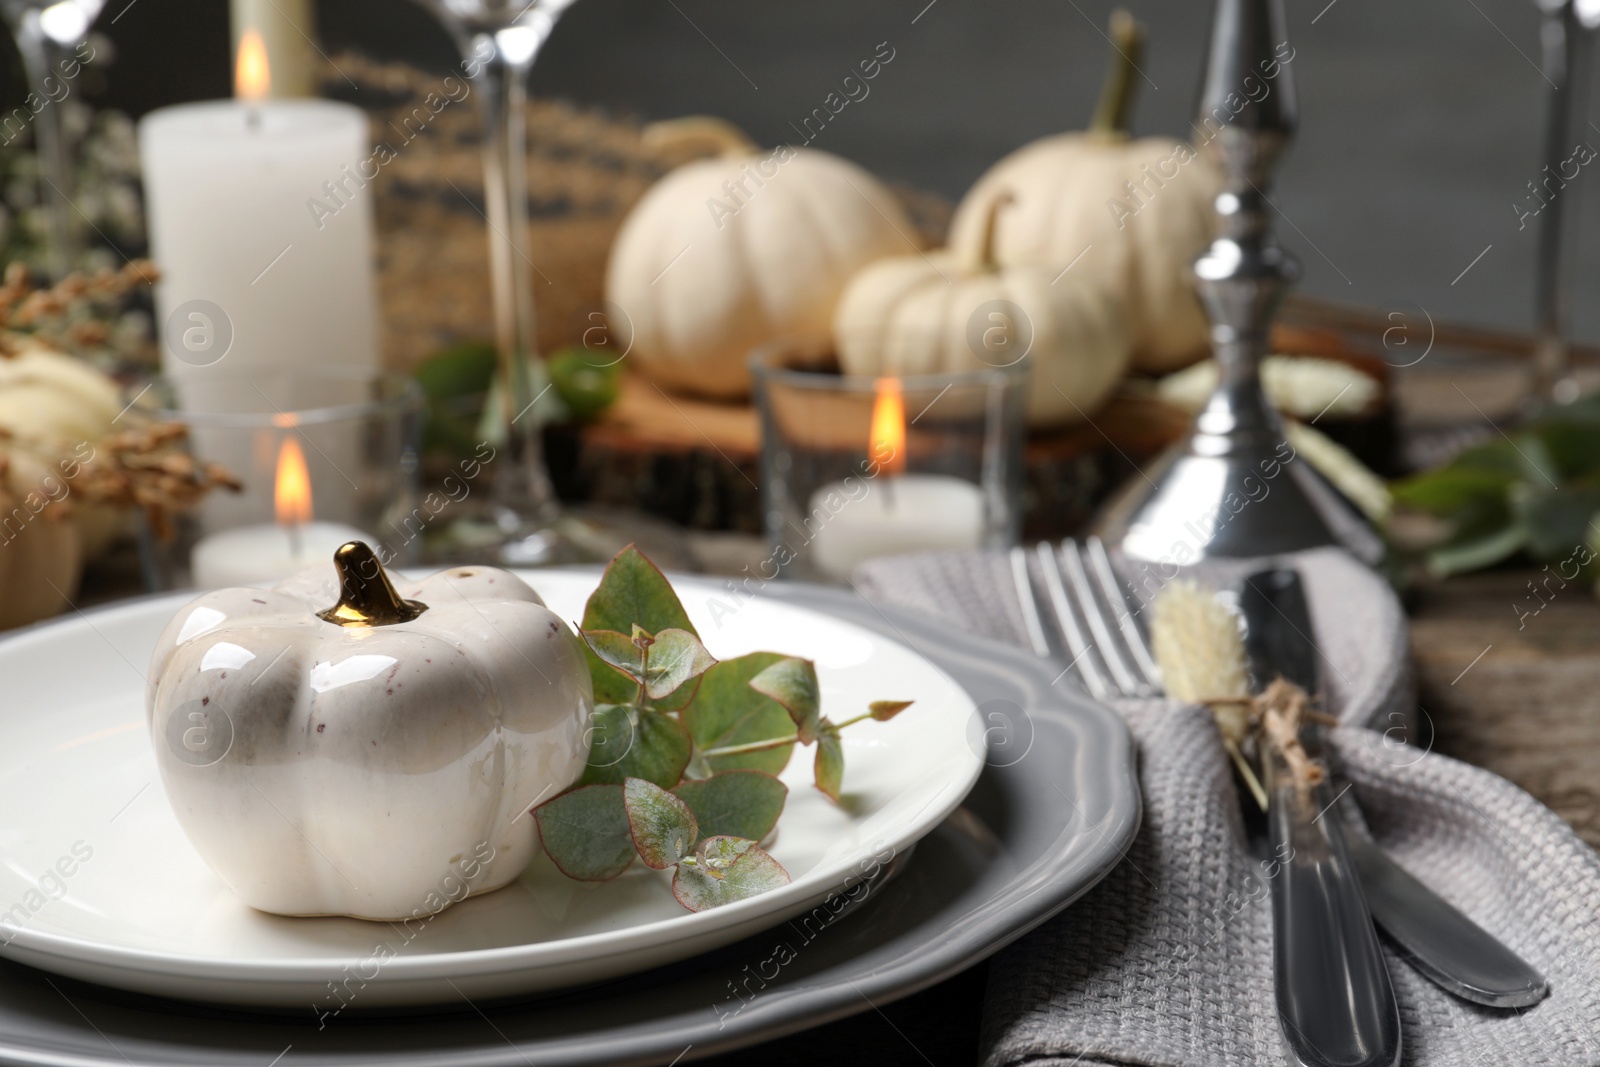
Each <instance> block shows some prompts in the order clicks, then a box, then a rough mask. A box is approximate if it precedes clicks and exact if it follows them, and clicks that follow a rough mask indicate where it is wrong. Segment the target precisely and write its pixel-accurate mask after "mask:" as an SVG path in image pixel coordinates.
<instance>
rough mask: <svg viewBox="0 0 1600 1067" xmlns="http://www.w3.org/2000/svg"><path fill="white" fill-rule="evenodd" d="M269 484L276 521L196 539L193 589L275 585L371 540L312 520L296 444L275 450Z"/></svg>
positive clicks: (345, 528)
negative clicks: (273, 473)
mask: <svg viewBox="0 0 1600 1067" xmlns="http://www.w3.org/2000/svg"><path fill="white" fill-rule="evenodd" d="M273 481H274V484H273V492H272V503H273V509H274V512H275V514H276V515H277V519H278V521H277V522H276V523H275V524H274V523H260V524H258V525H255V526H241V527H237V528H235V529H232V530H223V531H221V532H219V533H214V534H210V535H208V536H206V537H203V538H201V539H200V541H199V543H198V544H196V545H195V546H194V553H193V554H192V555H191V556H190V557H189V570H190V573H191V576H192V577H193V579H194V584H195V585H197V586H200V587H201V588H203V589H220V588H223V587H227V586H236V585H254V584H256V583H257V582H270V581H275V580H277V579H279V578H287V577H288V576H289V575H291V574H293V573H295V572H296V571H298V570H302V569H304V568H305V567H309V566H311V565H312V564H314V563H326V562H328V561H329V560H331V559H333V553H334V550H335V549H337V548H338V547H339V546H340V545H342V544H344V543H345V542H346V541H366V542H369V543H371V542H372V541H373V538H372V536H371V535H370V534H366V533H363V532H362V531H360V530H358V529H356V528H355V527H354V526H346V525H345V524H344V523H341V522H315V521H313V520H312V512H311V475H310V472H309V471H307V470H306V457H305V453H304V452H302V451H301V450H300V442H299V441H297V440H295V438H294V437H292V436H290V437H286V438H285V439H284V441H283V444H282V445H281V446H279V448H278V469H277V476H276V478H275V479H274V480H273Z"/></svg>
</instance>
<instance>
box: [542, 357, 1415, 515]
mask: <svg viewBox="0 0 1600 1067" xmlns="http://www.w3.org/2000/svg"><path fill="white" fill-rule="evenodd" d="M1273 342H1274V345H1273V347H1274V350H1275V351H1284V352H1295V353H1302V354H1308V355H1319V356H1326V357H1331V358H1336V359H1341V360H1345V361H1347V362H1350V363H1352V364H1354V365H1357V366H1359V367H1360V368H1361V369H1362V370H1364V371H1366V372H1367V373H1369V374H1371V375H1372V376H1373V377H1375V378H1377V379H1378V380H1379V381H1381V382H1385V383H1386V382H1387V368H1386V366H1385V364H1384V362H1383V360H1382V359H1381V358H1379V357H1378V356H1376V355H1374V354H1373V353H1372V352H1371V351H1370V349H1369V348H1367V347H1363V346H1361V345H1353V344H1351V343H1349V342H1347V341H1345V340H1343V339H1342V337H1341V335H1340V334H1339V333H1338V332H1337V331H1335V330H1331V329H1321V328H1301V327H1280V328H1279V329H1278V330H1277V331H1275V333H1274V336H1273ZM1188 425H1189V415H1188V414H1187V413H1185V412H1183V411H1181V410H1179V409H1177V408H1175V407H1173V406H1171V405H1169V404H1167V403H1165V402H1163V401H1161V400H1159V399H1157V398H1156V397H1155V396H1154V395H1153V394H1152V393H1151V391H1150V388H1149V383H1147V382H1136V381H1130V382H1127V383H1124V386H1123V387H1122V388H1121V389H1120V390H1119V391H1118V392H1117V393H1116V394H1115V395H1114V396H1113V397H1112V398H1111V400H1110V401H1109V402H1108V403H1106V404H1105V406H1104V407H1102V408H1101V409H1100V410H1099V411H1097V412H1096V413H1095V414H1094V417H1093V419H1092V420H1090V421H1089V422H1086V423H1083V424H1080V425H1077V426H1071V427H1066V428H1064V429H1060V430H1045V431H1040V432H1034V433H1032V434H1030V435H1029V438H1028V442H1027V446H1026V468H1027V469H1026V478H1025V486H1024V491H1023V527H1024V533H1025V535H1026V536H1028V537H1031V538H1045V537H1063V536H1066V535H1067V534H1069V533H1071V532H1073V531H1075V530H1077V529H1078V528H1079V527H1081V526H1082V525H1083V523H1084V522H1085V521H1086V520H1087V519H1088V518H1089V516H1090V515H1091V514H1092V513H1093V511H1094V509H1095V508H1096V507H1098V506H1099V504H1100V503H1101V502H1102V501H1103V500H1105V498H1106V497H1107V496H1108V495H1109V494H1110V493H1111V492H1112V491H1113V490H1115V489H1116V487H1117V486H1119V485H1121V484H1122V483H1123V481H1125V480H1126V479H1128V478H1130V477H1134V476H1136V474H1137V473H1138V470H1139V468H1141V467H1143V466H1144V465H1145V464H1147V463H1149V462H1150V461H1151V460H1153V459H1154V458H1155V457H1157V456H1158V455H1160V453H1161V452H1162V451H1163V450H1164V449H1165V448H1166V447H1167V446H1169V445H1171V444H1172V443H1173V442H1175V441H1177V440H1178V439H1179V438H1180V437H1181V436H1182V435H1183V432H1184V430H1185V429H1187V427H1188ZM1383 425H1386V420H1385V419H1384V418H1381V417H1380V418H1378V419H1375V420H1374V419H1367V420H1360V421H1359V422H1356V423H1352V424H1350V425H1348V426H1344V427H1338V426H1333V427H1330V426H1329V425H1328V424H1327V422H1326V421H1325V422H1324V423H1321V424H1319V428H1320V429H1331V430H1332V431H1333V433H1334V434H1335V436H1336V437H1339V438H1340V439H1341V440H1344V442H1345V443H1346V444H1347V445H1349V446H1353V447H1356V448H1357V450H1358V451H1365V452H1366V453H1368V454H1371V455H1377V456H1379V457H1382V456H1384V455H1385V454H1386V452H1385V449H1386V448H1387V446H1388V443H1389V439H1390V437H1391V436H1392V435H1387V434H1384V433H1382V432H1377V433H1374V427H1375V426H1377V427H1378V428H1379V429H1380V430H1381V428H1382V426H1383ZM1367 438H1370V439H1371V443H1370V445H1369V446H1367V447H1365V448H1363V446H1362V443H1363V440H1364V439H1367ZM549 448H550V455H551V468H552V476H553V477H554V478H555V481H556V487H557V490H558V491H559V492H560V493H561V495H562V497H563V498H564V499H567V500H571V501H579V502H586V503H591V504H598V505H604V506H610V507H633V508H640V509H642V510H644V511H647V512H649V513H651V514H653V515H657V516H660V517H662V518H665V519H669V520H671V521H673V522H677V523H680V524H682V525H684V526H688V527H690V528H692V529H701V530H733V531H738V532H742V533H760V532H761V492H760V484H761V469H760V468H761V463H760V455H761V428H760V425H759V420H758V419H757V416H756V411H755V409H754V408H753V407H752V406H751V405H750V404H748V403H735V404H730V403H718V402H713V401H707V400H702V399H697V398H694V397H685V396H678V395H675V394H671V393H668V392H666V391H664V390H663V389H662V388H661V387H659V386H657V385H656V384H655V383H653V382H651V381H649V380H648V379H646V378H644V377H642V376H639V375H634V374H628V375H625V376H624V377H623V379H622V390H621V395H620V396H619V397H618V399H617V402H616V403H615V404H613V405H612V406H611V407H610V408H609V409H607V411H606V412H605V413H604V415H602V416H601V418H600V419H599V420H598V421H596V422H593V423H590V424H587V425H584V426H579V427H558V428H554V429H553V430H552V431H551V438H550V441H549Z"/></svg>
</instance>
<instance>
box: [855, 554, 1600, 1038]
mask: <svg viewBox="0 0 1600 1067" xmlns="http://www.w3.org/2000/svg"><path fill="white" fill-rule="evenodd" d="M1285 562H1288V563H1291V564H1293V565H1294V566H1297V567H1298V568H1299V570H1300V572H1301V574H1302V576H1303V578H1304V580H1305V582H1306V585H1307V593H1308V595H1309V597H1310V599H1311V607H1312V614H1313V617H1314V620H1315V624H1316V631H1317V632H1316V634H1315V640H1316V641H1317V643H1318V645H1319V646H1320V648H1321V650H1322V653H1323V655H1324V659H1325V671H1326V674H1327V683H1328V689H1329V703H1330V710H1332V711H1333V712H1334V713H1336V714H1337V715H1338V716H1339V718H1340V720H1341V723H1342V725H1341V726H1339V727H1338V728H1336V729H1334V730H1333V731H1331V734H1332V737H1331V738H1330V742H1331V745H1332V747H1333V748H1334V750H1335V755H1336V756H1337V757H1338V758H1339V759H1340V761H1341V762H1342V765H1343V768H1344V770H1345V772H1346V774H1347V775H1348V777H1349V778H1350V779H1351V780H1352V781H1353V782H1354V784H1355V792H1356V796H1357V798H1358V799H1359V801H1360V804H1361V807H1362V809H1363V811H1364V813H1365V815H1366V821H1367V824H1368V826H1369V827H1370V828H1371V831H1372V833H1373V836H1374V837H1375V838H1376V839H1377V841H1378V842H1379V843H1380V844H1381V845H1382V846H1383V847H1384V848H1385V849H1387V850H1388V852H1389V854H1390V855H1391V856H1392V857H1393V858H1394V859H1395V860H1397V861H1398V862H1399V863H1400V864H1401V865H1403V866H1404V867H1405V868H1406V869H1407V870H1409V871H1410V872H1411V873H1412V874H1414V875H1415V876H1416V877H1418V878H1420V879H1421V880H1422V881H1424V882H1426V883H1427V884H1428V885H1429V886H1431V887H1432V888H1433V889H1435V890H1436V891H1438V892H1439V893H1440V894H1441V895H1442V896H1443V897H1444V898H1445V899H1447V900H1449V901H1450V902H1451V903H1452V904H1454V905H1455V906H1456V907H1458V908H1460V909H1461V910H1462V911H1463V912H1465V913H1466V914H1467V915H1469V916H1471V917H1472V918H1473V919H1474V920H1475V921H1476V922H1477V923H1478V924H1479V925H1481V926H1483V927H1484V928H1485V929H1487V930H1489V931H1490V932H1491V933H1493V934H1495V935H1496V936H1498V937H1499V938H1501V939H1502V940H1503V941H1505V942H1506V944H1508V945H1510V946H1511V947H1512V948H1513V949H1515V950H1516V951H1517V952H1518V953H1519V954H1521V955H1522V956H1523V958H1525V959H1527V960H1528V961H1529V962H1531V963H1532V964H1534V966H1536V967H1538V968H1539V969H1540V970H1541V971H1543V973H1544V974H1545V976H1546V977H1547V978H1548V979H1549V981H1550V984H1551V987H1552V992H1551V995H1550V996H1549V997H1548V998H1547V999H1546V1000H1545V1001H1543V1002H1542V1003H1540V1004H1538V1005H1537V1006H1535V1007H1533V1008H1529V1009H1524V1010H1523V1011H1520V1012H1518V1011H1514V1010H1507V1011H1497V1010H1493V1009H1488V1008H1481V1007H1477V1006H1475V1005H1471V1004H1467V1003H1465V1002H1463V1001H1460V1000H1456V999H1455V998H1453V997H1450V996H1448V995H1446V994H1445V993H1444V992H1442V991H1441V990H1439V989H1438V988H1437V987H1436V986H1434V985H1432V984H1431V983H1429V982H1428V981H1426V980H1425V979H1423V978H1422V977H1421V976H1420V975H1418V974H1417V973H1416V972H1415V971H1413V970H1411V968H1410V967H1409V966H1407V965H1406V964H1405V963H1404V962H1403V961H1402V960H1401V958H1400V957H1399V956H1398V955H1397V954H1396V952H1395V951H1394V949H1393V947H1392V946H1390V945H1389V944H1388V943H1387V942H1385V950H1386V952H1387V955H1388V961H1389V973H1390V975H1391V976H1392V978H1393V981H1394V985H1395V992H1396V994H1397V996H1398V999H1399V1002H1400V1014H1401V1025H1402V1028H1403V1033H1404V1042H1405V1062H1406V1063H1408V1064H1428V1065H1432V1064H1441V1065H1444V1064H1448V1065H1450V1067H1462V1065H1474V1064H1484V1065H1500V1064H1519V1065H1520V1064H1541V1065H1542V1064H1550V1065H1573V1067H1579V1065H1582V1067H1593V1065H1596V1064H1600V856H1596V854H1595V853H1594V852H1593V851H1592V850H1590V849H1589V848H1588V847H1587V846H1586V845H1584V844H1583V842H1582V841H1580V840H1579V839H1578V838H1577V837H1576V836H1575V835H1574V834H1573V833H1572V831H1571V830H1570V829H1569V828H1568V827H1567V825H1566V824H1565V823H1563V822H1562V821H1561V820H1560V819H1559V818H1558V817H1557V816H1556V815H1555V814H1553V813H1552V812H1550V811H1549V810H1548V809H1546V808H1545V807H1543V806H1542V805H1541V804H1539V802H1538V801H1536V800H1534V799H1533V798H1532V797H1530V796H1528V795H1527V794H1526V793H1524V792H1523V791H1522V790H1520V789H1518V788H1517V787H1516V786H1514V785H1512V784H1511V783H1509V782H1507V781H1505V780H1504V779H1502V778H1498V777H1496V776H1495V775H1492V774H1490V773H1488V772H1487V771H1484V770H1480V769H1478V768H1475V767H1472V766H1469V765H1467V764H1464V763H1460V762H1457V761H1455V760H1451V759H1448V758H1446V757H1443V756H1440V755H1439V754H1438V753H1434V752H1428V751H1426V747H1425V746H1426V744H1427V742H1428V739H1429V738H1430V737H1431V731H1430V730H1428V729H1427V728H1426V726H1425V725H1424V727H1423V728H1421V729H1420V730H1418V729H1416V728H1414V727H1413V725H1412V724H1411V718H1412V713H1413V711H1414V710H1415V705H1414V703H1413V700H1412V692H1411V687H1410V675H1409V670H1408V650H1407V633H1406V622H1405V616H1404V614H1403V612H1402V610H1401V608H1400V605H1399V603H1398V601H1397V600H1396V598H1395V597H1394V595H1393V593H1392V592H1391V591H1390V589H1389V588H1388V586H1387V585H1385V584H1384V582H1383V581H1382V580H1381V579H1380V578H1378V577H1377V576H1376V575H1374V574H1373V573H1371V572H1370V571H1368V570H1367V569H1366V568H1364V567H1362V566H1361V565H1360V564H1358V563H1356V562H1355V561H1354V560H1352V559H1351V558H1349V557H1348V556H1346V555H1344V554H1343V553H1341V552H1339V551H1337V550H1318V551H1315V552H1309V553H1304V554H1301V555H1299V556H1296V557H1292V558H1290V559H1288V560H1286V561H1285ZM1259 565H1260V564H1259V563H1257V564H1256V566H1259ZM1251 569H1254V568H1251ZM1239 571H1240V568H1233V569H1232V571H1231V572H1229V571H1220V572H1218V571H1213V572H1211V573H1209V574H1207V576H1206V578H1207V580H1208V581H1210V582H1212V583H1213V584H1226V583H1227V582H1228V581H1229V580H1230V579H1233V578H1237V577H1238V576H1239ZM855 585H856V587H857V589H858V590H859V591H860V592H861V593H862V594H863V595H865V596H866V597H867V598H869V599H872V600H877V601H880V602H883V603H893V604H896V605H899V606H901V607H907V608H911V609H914V610H921V611H923V612H925V613H927V614H929V615H932V616H936V617H938V618H941V619H943V620H944V621H946V622H947V623H950V624H951V625H954V626H956V627H959V628H963V629H966V630H969V631H972V632H976V633H981V634H984V635H987V636H989V637H994V638H998V639H1000V640H1004V641H1008V642H1012V643H1015V644H1024V637H1023V633H1024V631H1023V628H1022V618H1021V615H1020V613H1019V609H1018V606H1017V601H1016V596H1015V593H1014V592H1013V589H1012V582H1011V572H1010V569H1009V564H1008V561H1007V560H1006V558H1005V556H1004V555H1001V554H998V553H967V552H962V553H929V554H922V555H914V556H900V557H895V558H891V559H883V560H875V561H873V562H870V563H868V564H865V565H864V566H863V567H862V568H861V569H860V570H859V571H857V573H856V577H855ZM1061 684H1063V685H1066V684H1069V682H1067V681H1063V682H1062V683H1061ZM1118 710H1119V711H1120V712H1121V713H1122V715H1123V717H1124V718H1125V719H1126V720H1127V723H1128V726H1129V728H1130V730H1131V731H1132V733H1133V736H1134V738H1135V740H1136V742H1137V744H1138V750H1139V777H1140V784H1141V786H1142V788H1143V792H1144V824H1143V827H1142V828H1141V829H1140V832H1139V836H1138V838H1137V839H1136V840H1135V841H1134V843H1133V845H1132V846H1131V847H1130V848H1129V850H1128V853H1127V855H1126V857H1125V859H1124V861H1123V862H1122V863H1120V864H1119V865H1118V866H1117V867H1116V868H1115V869H1114V870H1113V871H1112V872H1111V873H1110V874H1109V875H1107V876H1106V878H1105V880H1104V881H1102V882H1101V883H1100V884H1099V885H1098V886H1096V887H1095V888H1094V889H1093V890H1091V891H1090V892H1089V893H1088V894H1086V895H1085V896H1084V897H1083V898H1082V899H1081V900H1079V901H1078V902H1077V903H1075V904H1073V905H1072V906H1071V907H1070V908H1068V909H1067V910H1066V911H1065V912H1063V913H1062V914H1061V915H1059V916H1057V917H1056V918H1055V919H1053V920H1052V921H1050V922H1049V923H1047V924H1045V925H1044V926H1042V927H1040V928H1039V929H1038V930H1036V931H1034V932H1033V933H1031V934H1029V935H1028V936H1027V937H1025V938H1023V939H1022V940H1020V941H1019V942H1017V943H1016V944H1015V945H1013V946H1011V947H1010V948H1008V949H1006V950H1005V951H1003V952H1002V953H1000V954H999V955H998V956H997V957H996V958H995V959H994V961H993V962H992V963H991V966H990V972H989V993H988V1001H987V1004H986V1006H985V1013H984V1038H983V1050H984V1063H985V1064H987V1065H1010V1064H1024V1063H1026V1064H1030V1065H1060V1067H1067V1065H1069V1064H1077V1065H1091V1064H1140V1065H1169V1064H1170V1065H1185V1067H1186V1065H1190V1064H1205V1065H1212V1064H1225V1065H1234V1064H1240V1065H1244V1064H1250V1065H1257V1064H1276V1063H1281V1062H1284V1061H1285V1058H1286V1056H1285V1052H1284V1046H1283V1042H1282V1039H1281V1037H1280V1035H1279V1031H1278V1020H1277V1013H1276V1009H1275V1006H1274V1004H1275V1002H1274V993H1273V982H1272V952H1271V948H1272V916H1271V906H1270V903H1269V901H1268V899H1267V892H1268V889H1267V884H1266V881H1265V879H1264V877H1263V872H1262V871H1261V869H1260V866H1259V863H1258V861H1257V860H1255V859H1254V858H1253V857H1252V856H1251V855H1250V854H1249V853H1247V851H1246V849H1245V847H1244V844H1243V835H1242V829H1241V821H1240V814H1239V812H1240V809H1239V800H1238V797H1237V795H1236V793H1235V791H1234V786H1233V781H1232V776H1231V773H1230V769H1229V764H1228V760H1227V757H1226V755H1225V754H1224V752H1223V750H1222V747H1221V745H1220V743H1219V741H1218V738H1217V734H1216V731H1215V728H1214V727H1213V726H1212V725H1211V722H1210V719H1209V717H1208V716H1207V715H1206V714H1205V713H1204V712H1202V711H1201V710H1200V709H1196V708H1192V707H1189V708H1186V707H1179V706H1177V705H1176V704H1174V703H1173V702H1170V701H1128V702H1121V703H1120V704H1119V705H1118ZM1516 713H1517V712H1516V709H1515V708H1507V709H1506V714H1508V715H1515V714H1516ZM1408 742H1409V743H1408ZM1040 802H1041V803H1048V802H1049V798H1040Z"/></svg>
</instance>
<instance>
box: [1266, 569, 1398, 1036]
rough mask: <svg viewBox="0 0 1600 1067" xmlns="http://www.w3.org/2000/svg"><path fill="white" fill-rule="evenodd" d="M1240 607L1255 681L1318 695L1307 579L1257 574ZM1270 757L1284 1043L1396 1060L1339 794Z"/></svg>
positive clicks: (1311, 733)
mask: <svg viewBox="0 0 1600 1067" xmlns="http://www.w3.org/2000/svg"><path fill="white" fill-rule="evenodd" d="M1239 608H1240V611H1241V612H1242V613H1243V615H1244V618H1245V626H1246V631H1247V633H1246V645H1247V648H1248V649H1249V652H1250V660H1251V665H1252V668H1253V669H1254V671H1255V673H1256V675H1257V680H1258V682H1262V683H1265V682H1268V681H1270V680H1271V679H1272V678H1273V677H1275V676H1277V675H1282V676H1283V677H1284V678H1285V679H1287V680H1288V681H1291V682H1294V683H1295V684H1297V685H1299V686H1300V687H1301V688H1303V689H1305V690H1306V692H1308V693H1310V694H1312V695H1313V696H1315V695H1316V694H1317V693H1318V691H1319V684H1318V683H1319V681H1320V676H1321V672H1320V670H1319V669H1318V655H1317V650H1316V646H1315V645H1314V644H1313V643H1312V640H1311V636H1310V635H1311V616H1310V613H1309V612H1308V611H1307V609H1306V601H1305V591H1304V589H1303V588H1302V587H1301V584H1300V576H1299V575H1298V574H1297V573H1296V572H1294V571H1292V570H1287V569H1278V570H1271V571H1263V572H1260V573H1257V574H1254V575H1252V576H1251V577H1249V578H1247V579H1246V580H1245V583H1244V586H1243V588H1241V589H1240V591H1239ZM1321 732H1322V731H1321V727H1319V726H1317V725H1316V724H1315V723H1314V722H1313V723H1308V724H1306V726H1305V727H1304V728H1303V729H1302V730H1301V735H1300V741H1301V744H1302V745H1303V746H1304V747H1305V748H1306V751H1307V754H1308V755H1310V756H1311V757H1312V758H1314V759H1315V758H1317V757H1319V756H1320V755H1321ZM1263 762H1264V763H1265V765H1266V768H1267V776H1268V797H1269V803H1268V809H1267V825H1268V836H1269V841H1270V844H1271V848H1272V858H1273V859H1274V860H1275V861H1277V863H1278V866H1277V868H1276V873H1275V875H1274V876H1273V877H1272V878H1270V879H1269V885H1270V887H1271V888H1270V892H1271V897H1272V930H1273V937H1272V956H1273V977H1274V979H1275V985H1276V987H1277V1000H1278V1020H1279V1025H1280V1027H1281V1028H1282V1030H1283V1036H1284V1040H1285V1041H1286V1042H1287V1043H1288V1045H1289V1049H1290V1051H1291V1052H1292V1053H1293V1054H1294V1057H1295V1062H1297V1063H1299V1064H1302V1065H1303V1067H1395V1065H1397V1064H1398V1063H1399V1062H1400V1008H1399V1005H1398V1004H1397V1003H1396V1002H1395V996H1394V987H1393V986H1392V985H1391V984H1390V981H1389V970H1388V966H1387V965H1386V964H1385V963H1384V959H1383V953H1382V951H1381V950H1380V949H1379V947H1378V935H1377V931H1376V930H1375V929H1374V928H1373V925H1372V917H1371V915H1370V914H1369V913H1368V911H1367V900H1366V896H1365V894H1364V893H1363V892H1362V889H1361V883H1360V881H1359V879H1358V877H1357V875H1356V870H1355V866H1354V864H1353V863H1352V862H1351V860H1350V856H1349V853H1348V851H1347V849H1346V846H1345V840H1344V833H1343V827H1342V825H1341V821H1340V819H1339V818H1338V817H1337V813H1336V812H1333V811H1332V809H1333V806H1334V803H1335V797H1334V794H1333V791H1332V790H1331V789H1330V788H1329V785H1328V782H1327V780H1326V778H1324V779H1323V780H1322V781H1321V782H1318V783H1315V784H1310V783H1304V782H1299V781H1296V780H1294V778H1293V777H1292V776H1291V775H1290V774H1289V772H1288V767H1287V765H1286V764H1285V763H1284V761H1283V759H1282V757H1281V756H1280V755H1278V754H1276V753H1270V754H1269V755H1268V756H1267V757H1266V758H1265V759H1264V760H1263Z"/></svg>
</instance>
